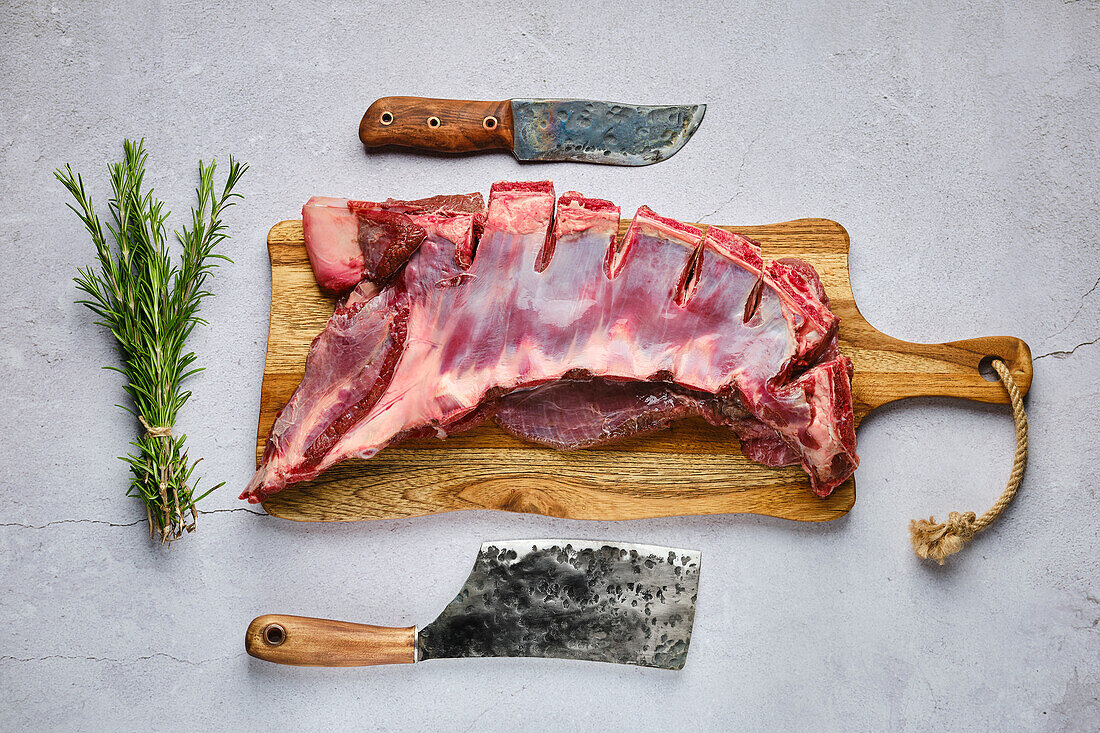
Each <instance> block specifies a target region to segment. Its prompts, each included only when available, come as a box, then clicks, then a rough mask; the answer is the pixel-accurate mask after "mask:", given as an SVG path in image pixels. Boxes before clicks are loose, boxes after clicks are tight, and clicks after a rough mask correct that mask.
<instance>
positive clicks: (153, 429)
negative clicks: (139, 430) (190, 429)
mask: <svg viewBox="0 0 1100 733" xmlns="http://www.w3.org/2000/svg"><path fill="white" fill-rule="evenodd" d="M138 420H141V426H142V427H143V428H145V434H146V435H148V436H149V437H150V438H171V437H172V426H171V425H152V426H150V425H149V423H147V422H145V416H144V415H138Z"/></svg>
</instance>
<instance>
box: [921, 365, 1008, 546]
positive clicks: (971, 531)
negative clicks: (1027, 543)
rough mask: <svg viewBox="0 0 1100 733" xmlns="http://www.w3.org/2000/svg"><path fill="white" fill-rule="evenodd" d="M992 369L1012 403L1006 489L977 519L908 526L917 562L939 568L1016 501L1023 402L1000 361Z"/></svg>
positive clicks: (954, 515) (956, 517)
mask: <svg viewBox="0 0 1100 733" xmlns="http://www.w3.org/2000/svg"><path fill="white" fill-rule="evenodd" d="M992 365H993V368H994V369H995V370H996V371H997V376H999V377H1000V378H1001V384H1003V385H1004V388H1005V391H1006V392H1008V398H1009V400H1010V401H1011V402H1012V419H1013V420H1014V421H1015V423H1016V458H1015V460H1014V461H1013V462H1012V474H1011V475H1010V476H1009V477H1008V485H1007V486H1005V490H1004V491H1003V492H1001V497H1000V498H999V499H997V501H996V503H995V504H994V505H993V506H991V507H990V508H989V511H987V512H986V513H985V514H983V515H982V516H980V517H979V516H976V515H975V514H974V512H951V513H950V514H949V515H948V516H947V521H946V522H944V523H942V524H939V523H937V522H936V518H935V517H929V518H928V519H914V520H912V521H910V522H909V539H910V540H911V541H912V543H913V552H915V553H916V555H917V557H919V558H923V559H925V560H928V559H931V560H935V561H936V562H938V563H939V564H940V565H943V563H944V559H945V558H946V557H947V556H948V555H953V554H955V553H956V552H958V551H959V550H961V549H962V547H963V545H965V544H966V543H967V542H969V541H970V540H971V539H972V538H973V537H974V535H975V534H977V533H978V532H981V531H982V530H983V529H985V528H986V527H988V526H989V525H990V524H992V523H993V520H994V519H996V518H997V517H999V516H1001V512H1003V511H1004V510H1005V508H1006V507H1007V506H1008V505H1009V504H1010V503H1011V502H1012V500H1013V499H1014V498H1015V497H1016V492H1017V491H1018V490H1019V488H1020V481H1021V480H1022V479H1023V477H1024V469H1025V468H1027V414H1026V413H1025V412H1024V401H1023V398H1021V397H1020V390H1019V389H1017V388H1016V380H1015V379H1013V378H1012V372H1010V371H1009V370H1008V367H1007V366H1006V365H1005V363H1004V362H1003V361H1001V360H1000V359H993V360H992Z"/></svg>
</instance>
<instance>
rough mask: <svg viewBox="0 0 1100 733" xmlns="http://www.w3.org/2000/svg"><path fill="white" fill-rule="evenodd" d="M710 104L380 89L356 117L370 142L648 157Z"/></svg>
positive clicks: (532, 155)
mask: <svg viewBox="0 0 1100 733" xmlns="http://www.w3.org/2000/svg"><path fill="white" fill-rule="evenodd" d="M706 109H707V107H706V105H705V104H692V105H681V106H649V105H638V104H620V103H618V102H598V101H594V100H590V99H507V100H504V101H503V102H473V101H466V100H459V99H428V98H425V97H383V98H382V99H379V100H377V101H376V102H374V104H372V105H371V106H370V107H369V108H368V109H367V113H366V114H365V115H363V120H362V122H360V123H359V139H360V140H362V141H363V144H364V145H366V146H367V147H368V148H375V147H381V146H385V145H397V146H401V147H407V148H419V149H421V150H433V151H437V152H442V153H470V152H475V151H480V150H495V149H501V150H511V151H512V153H514V154H515V156H516V157H517V158H519V159H520V160H542V161H559V160H565V161H575V162H581V163H607V164H609V165H649V164H650V163H658V162H660V161H662V160H664V159H665V158H669V157H671V156H673V155H675V154H676V153H677V152H678V151H679V150H680V148H682V147H684V145H685V144H686V143H687V141H688V139H689V138H691V136H692V134H693V133H694V132H695V130H696V128H698V127H699V123H700V122H702V121H703V113H704V112H706Z"/></svg>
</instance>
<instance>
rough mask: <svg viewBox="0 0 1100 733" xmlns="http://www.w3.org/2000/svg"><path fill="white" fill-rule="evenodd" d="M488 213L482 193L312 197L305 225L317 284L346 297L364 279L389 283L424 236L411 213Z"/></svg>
mask: <svg viewBox="0 0 1100 733" xmlns="http://www.w3.org/2000/svg"><path fill="white" fill-rule="evenodd" d="M484 212H485V199H483V198H482V196H481V194H480V193H467V194H452V195H446V196H430V197H428V198H424V199H417V200H415V201H399V200H397V199H386V200H385V201H383V202H381V203H378V202H374V201H348V200H347V199H338V198H331V197H328V196H314V197H313V198H311V199H310V200H309V201H307V202H306V205H305V206H303V207H302V228H303V230H304V235H305V237H304V238H305V242H306V253H307V254H308V255H309V263H310V265H311V266H312V267H313V274H314V275H315V276H316V278H317V282H318V283H319V284H320V285H321V287H322V288H324V289H325V290H327V291H329V292H332V293H336V294H340V295H342V294H344V293H346V292H348V291H349V290H351V289H352V288H354V287H355V286H356V285H358V284H359V281H360V280H362V279H363V278H364V277H365V278H367V279H368V280H370V281H372V282H374V283H375V284H381V283H383V282H385V281H386V280H388V279H389V278H390V277H392V276H393V274H394V272H395V271H396V270H397V268H399V267H400V266H401V265H403V264H405V262H406V261H408V259H409V257H411V256H412V254H413V252H415V251H416V249H417V247H419V246H420V244H421V242H423V241H424V237H425V236H426V232H425V231H424V230H423V229H422V228H421V227H419V226H418V225H417V224H416V223H415V222H414V221H413V220H412V216H410V215H419V214H440V215H451V214H484Z"/></svg>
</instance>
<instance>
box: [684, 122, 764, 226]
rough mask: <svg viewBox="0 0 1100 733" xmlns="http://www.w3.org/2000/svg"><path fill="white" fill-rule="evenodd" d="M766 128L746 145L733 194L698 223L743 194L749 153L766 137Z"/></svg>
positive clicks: (734, 183)
mask: <svg viewBox="0 0 1100 733" xmlns="http://www.w3.org/2000/svg"><path fill="white" fill-rule="evenodd" d="M766 129H767V128H763V127H762V128H760V130H759V131H758V132H757V133H756V135H755V136H754V137H753V138H752V139H751V140H749V144H748V145H746V146H745V152H744V154H742V156H741V165H739V166H738V167H737V177H736V178H735V179H734V181H733V187H734V190H733V195H732V196H730V197H729V198H728V199H726V200H725V201H723V202H722V203H720V204H718V208H717V209H715V210H714V211H712V212H710V213H709V214H704V215H703V216H700V217H699V219H698V220H697V221H696V223H697V224H702V223H703V222H704V221H706V220H707V219H709V218H710V217H712V216H714V215H715V214H717V213H718V212H719V211H721V210H722V209H724V208H725V207H727V206H729V205H730V204H731V203H733V201H734V199H736V198H737V197H738V196H740V195H741V191H742V186H741V176H742V174H743V173H744V172H745V163H747V162H748V161H749V154H750V153H751V152H752V149H753V147H754V146H755V145H756V143H757V142H758V141H759V140H760V138H762V137H764V132H765V131H766Z"/></svg>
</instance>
